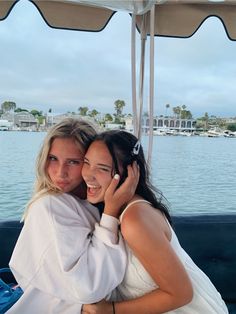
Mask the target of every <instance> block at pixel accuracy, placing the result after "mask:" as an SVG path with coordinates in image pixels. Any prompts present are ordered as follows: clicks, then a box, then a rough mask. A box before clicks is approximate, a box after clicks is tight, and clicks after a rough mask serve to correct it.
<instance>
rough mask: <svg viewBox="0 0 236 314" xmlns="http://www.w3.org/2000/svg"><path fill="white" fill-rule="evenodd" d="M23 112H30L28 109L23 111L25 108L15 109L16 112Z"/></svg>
mask: <svg viewBox="0 0 236 314" xmlns="http://www.w3.org/2000/svg"><path fill="white" fill-rule="evenodd" d="M22 111H25V112H29V111H28V110H27V109H23V108H20V107H18V108H16V109H15V112H22Z"/></svg>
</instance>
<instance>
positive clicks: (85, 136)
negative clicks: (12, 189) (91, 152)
mask: <svg viewBox="0 0 236 314" xmlns="http://www.w3.org/2000/svg"><path fill="white" fill-rule="evenodd" d="M96 134H97V132H96V130H95V127H94V126H93V125H92V124H90V123H88V122H87V121H85V120H82V119H75V118H65V119H63V120H62V121H61V122H59V123H58V124H56V125H54V126H53V127H52V128H50V129H49V131H48V133H47V135H46V137H45V139H44V141H43V143H42V146H41V148H40V151H39V154H38V156H37V159H36V180H35V183H34V191H33V195H32V197H31V199H30V201H29V202H28V204H27V206H26V209H25V212H24V214H23V217H22V221H23V220H25V218H26V216H27V214H28V210H29V207H30V205H31V204H32V203H33V202H34V201H35V200H37V199H38V198H40V197H41V196H43V195H44V194H47V193H51V194H56V193H61V190H60V189H59V188H58V187H56V186H55V185H54V184H53V182H52V181H51V179H50V177H49V176H48V173H47V161H48V154H49V151H50V149H51V145H52V142H53V140H54V139H55V138H73V139H74V141H75V143H76V144H77V145H78V147H79V149H80V150H81V151H82V153H85V151H86V150H87V148H88V146H89V144H90V143H91V142H92V140H93V139H94V137H95V135H96Z"/></svg>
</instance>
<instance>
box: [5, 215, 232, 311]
mask: <svg viewBox="0 0 236 314" xmlns="http://www.w3.org/2000/svg"><path fill="white" fill-rule="evenodd" d="M173 227H174V230H175V231H176V234H177V236H178V238H179V241H180V243H181V245H182V246H183V248H184V249H185V250H186V251H187V252H188V254H189V255H190V256H191V257H192V259H193V260H194V261H195V263H196V264H197V265H198V266H199V267H200V268H201V269H202V270H203V271H204V272H205V273H206V274H207V275H208V276H209V278H210V279H211V281H212V282H213V283H214V285H215V286H216V287H217V290H218V291H219V292H220V293H221V295H222V297H223V299H224V300H225V302H226V304H227V306H228V308H229V313H230V314H236V214H235V215H233V214H232V215H191V216H174V217H173ZM21 228H22V224H20V223H19V221H0V267H1V268H2V267H7V266H8V263H9V260H10V257H11V253H12V250H13V248H14V245H15V243H16V240H17V238H18V236H19V233H20V230H21ZM22 254H24V252H22ZM11 280H13V279H12V278H11Z"/></svg>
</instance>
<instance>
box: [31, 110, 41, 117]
mask: <svg viewBox="0 0 236 314" xmlns="http://www.w3.org/2000/svg"><path fill="white" fill-rule="evenodd" d="M30 113H31V114H32V115H33V116H34V117H40V116H42V115H43V112H42V111H38V110H36V109H33V110H31V111H30Z"/></svg>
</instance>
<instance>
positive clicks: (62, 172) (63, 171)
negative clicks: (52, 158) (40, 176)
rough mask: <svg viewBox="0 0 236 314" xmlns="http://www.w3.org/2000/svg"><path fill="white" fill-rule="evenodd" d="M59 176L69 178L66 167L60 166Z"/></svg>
mask: <svg viewBox="0 0 236 314" xmlns="http://www.w3.org/2000/svg"><path fill="white" fill-rule="evenodd" d="M57 174H58V176H59V177H60V178H66V177H67V176H68V171H67V167H66V165H64V164H62V165H59V167H58V171H57Z"/></svg>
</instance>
